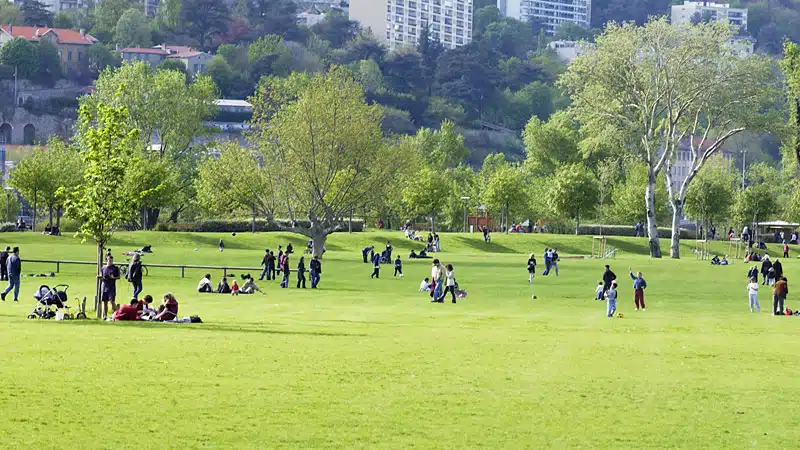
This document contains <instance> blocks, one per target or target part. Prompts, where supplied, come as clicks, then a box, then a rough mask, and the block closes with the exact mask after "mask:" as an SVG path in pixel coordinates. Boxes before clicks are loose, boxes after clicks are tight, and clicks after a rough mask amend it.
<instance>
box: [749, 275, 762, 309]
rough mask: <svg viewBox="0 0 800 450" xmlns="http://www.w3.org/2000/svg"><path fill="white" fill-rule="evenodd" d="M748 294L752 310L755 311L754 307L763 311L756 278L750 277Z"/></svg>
mask: <svg viewBox="0 0 800 450" xmlns="http://www.w3.org/2000/svg"><path fill="white" fill-rule="evenodd" d="M747 294H748V296H749V297H750V312H753V308H755V309H756V311H758V312H761V305H759V304H758V282H757V281H756V279H755V278H752V277H751V278H750V283H748V284H747Z"/></svg>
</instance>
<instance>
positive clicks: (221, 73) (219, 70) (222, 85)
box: [205, 55, 235, 97]
mask: <svg viewBox="0 0 800 450" xmlns="http://www.w3.org/2000/svg"><path fill="white" fill-rule="evenodd" d="M205 74H206V75H207V76H209V77H211V80H213V81H214V84H215V85H216V86H217V89H219V91H220V93H221V94H222V96H223V97H224V96H228V95H230V93H231V91H232V90H233V85H234V77H235V76H234V74H233V70H231V66H229V65H228V62H227V61H225V58H224V57H222V56H221V55H214V57H213V58H211V60H209V61H208V64H206V70H205Z"/></svg>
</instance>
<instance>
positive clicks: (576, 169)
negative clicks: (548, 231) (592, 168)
mask: <svg viewBox="0 0 800 450" xmlns="http://www.w3.org/2000/svg"><path fill="white" fill-rule="evenodd" d="M548 198H549V200H550V206H551V208H552V209H553V211H555V212H556V214H559V215H560V216H561V217H564V218H568V219H574V220H575V221H576V222H577V224H578V225H580V218H581V216H584V217H585V216H587V215H589V214H591V213H592V212H593V211H594V209H595V207H596V206H597V200H598V188H597V180H596V179H595V178H594V177H593V176H592V175H591V173H590V172H589V171H588V170H587V168H586V167H585V166H584V165H582V164H569V165H565V166H563V167H561V168H559V169H558V170H557V171H556V173H555V177H554V178H553V182H552V184H551V186H550V192H549V194H548ZM576 231H577V230H576Z"/></svg>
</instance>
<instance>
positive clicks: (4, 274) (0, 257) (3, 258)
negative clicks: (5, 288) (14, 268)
mask: <svg viewBox="0 0 800 450" xmlns="http://www.w3.org/2000/svg"><path fill="white" fill-rule="evenodd" d="M10 251H11V247H6V249H5V250H3V251H2V252H0V280H3V281H7V280H8V267H6V263H7V262H8V253H9V252H10Z"/></svg>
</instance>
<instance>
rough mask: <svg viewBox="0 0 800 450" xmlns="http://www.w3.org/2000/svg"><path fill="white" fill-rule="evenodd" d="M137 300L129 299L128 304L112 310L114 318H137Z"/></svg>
mask: <svg viewBox="0 0 800 450" xmlns="http://www.w3.org/2000/svg"><path fill="white" fill-rule="evenodd" d="M138 305H139V301H137V300H136V299H131V302H130V304H127V305H122V306H120V308H119V309H118V310H116V311H114V315H113V319H114V320H138V319H139V306H138Z"/></svg>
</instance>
